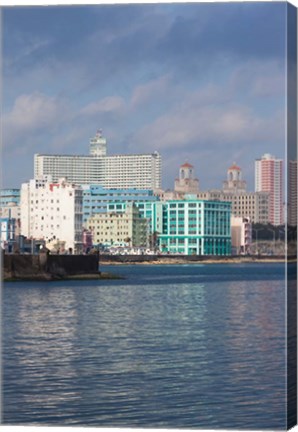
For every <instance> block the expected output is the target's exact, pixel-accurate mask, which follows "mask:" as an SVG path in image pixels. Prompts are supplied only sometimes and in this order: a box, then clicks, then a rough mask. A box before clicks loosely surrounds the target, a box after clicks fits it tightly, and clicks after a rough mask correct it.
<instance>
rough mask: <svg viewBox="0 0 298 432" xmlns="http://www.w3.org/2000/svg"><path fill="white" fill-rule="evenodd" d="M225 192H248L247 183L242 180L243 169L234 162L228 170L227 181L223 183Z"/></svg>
mask: <svg viewBox="0 0 298 432" xmlns="http://www.w3.org/2000/svg"><path fill="white" fill-rule="evenodd" d="M222 189H223V192H237V193H238V192H240V193H243V192H246V181H244V180H242V172H241V168H239V166H237V165H236V163H235V162H234V163H233V165H232V166H231V167H230V168H229V169H228V172H227V180H225V181H223V187H222Z"/></svg>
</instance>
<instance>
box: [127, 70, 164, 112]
mask: <svg viewBox="0 0 298 432" xmlns="http://www.w3.org/2000/svg"><path fill="white" fill-rule="evenodd" d="M170 79H171V78H170V74H167V75H163V76H160V77H158V78H156V79H154V80H149V81H147V82H146V83H145V84H140V85H138V86H136V87H135V89H134V90H133V93H132V96H131V105H132V107H133V108H137V107H138V106H139V105H144V104H146V103H148V102H150V101H152V100H155V101H156V98H157V97H158V98H161V97H165V96H167V91H168V90H169V87H170Z"/></svg>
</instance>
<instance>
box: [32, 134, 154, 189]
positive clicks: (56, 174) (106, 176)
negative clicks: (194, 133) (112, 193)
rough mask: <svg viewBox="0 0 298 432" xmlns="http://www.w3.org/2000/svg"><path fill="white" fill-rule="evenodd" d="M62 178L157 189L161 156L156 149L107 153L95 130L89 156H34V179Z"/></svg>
mask: <svg viewBox="0 0 298 432" xmlns="http://www.w3.org/2000/svg"><path fill="white" fill-rule="evenodd" d="M44 175H51V176H52V179H53V181H54V182H56V181H58V179H59V178H61V177H65V178H66V179H67V181H69V182H72V183H75V184H79V185H82V184H100V185H101V186H102V187H103V188H107V189H132V188H137V189H159V188H160V187H161V156H160V154H159V153H158V152H153V153H150V154H133V155H111V156H107V155H106V141H105V138H104V137H103V136H102V135H101V134H99V133H98V135H97V136H95V138H92V139H91V142H90V154H89V155H82V156H79V155H45V154H35V155H34V178H35V179H37V178H41V177H42V176H44Z"/></svg>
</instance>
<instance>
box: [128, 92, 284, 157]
mask: <svg viewBox="0 0 298 432" xmlns="http://www.w3.org/2000/svg"><path fill="white" fill-rule="evenodd" d="M203 94H204V92H203ZM283 133H284V121H283V117H282V115H281V116H278V115H275V116H269V117H266V116H260V115H258V114H257V113H256V112H255V111H254V110H253V108H250V107H248V106H245V105H241V104H235V103H233V102H230V103H221V104H216V103H215V100H214V103H211V101H210V102H209V104H206V103H202V99H201V94H200V93H199V92H198V93H197V94H196V95H195V96H194V95H186V96H185V98H184V100H183V101H181V102H180V103H177V104H176V105H175V106H174V107H173V109H172V110H170V111H169V112H166V113H164V114H163V115H162V116H160V117H158V118H157V119H156V120H154V121H153V122H152V123H150V124H147V125H146V126H144V127H143V128H141V129H140V130H139V131H138V132H137V133H136V134H135V136H134V137H133V142H134V143H135V144H137V143H138V145H139V146H142V147H143V148H145V147H147V146H148V145H149V143H151V145H154V148H157V149H158V150H160V151H165V150H166V151H180V150H181V149H183V148H191V147H192V146H194V145H199V146H204V145H212V146H213V148H214V149H219V148H221V147H223V146H224V145H229V146H231V145H238V146H239V145H248V143H253V144H255V145H257V144H258V145H259V144H260V142H262V143H264V142H267V143H270V145H272V143H273V142H276V141H277V140H278V139H280V140H282V139H283Z"/></svg>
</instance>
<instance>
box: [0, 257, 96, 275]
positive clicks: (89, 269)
mask: <svg viewBox="0 0 298 432" xmlns="http://www.w3.org/2000/svg"><path fill="white" fill-rule="evenodd" d="M99 274H100V272H99V271H98V255H96V254H95V255H47V254H46V253H40V254H39V255H19V254H13V255H6V254H4V256H3V276H4V280H14V279H28V280H40V279H42V280H52V279H67V278H70V277H75V276H85V277H86V278H87V277H90V276H94V277H96V276H99Z"/></svg>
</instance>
